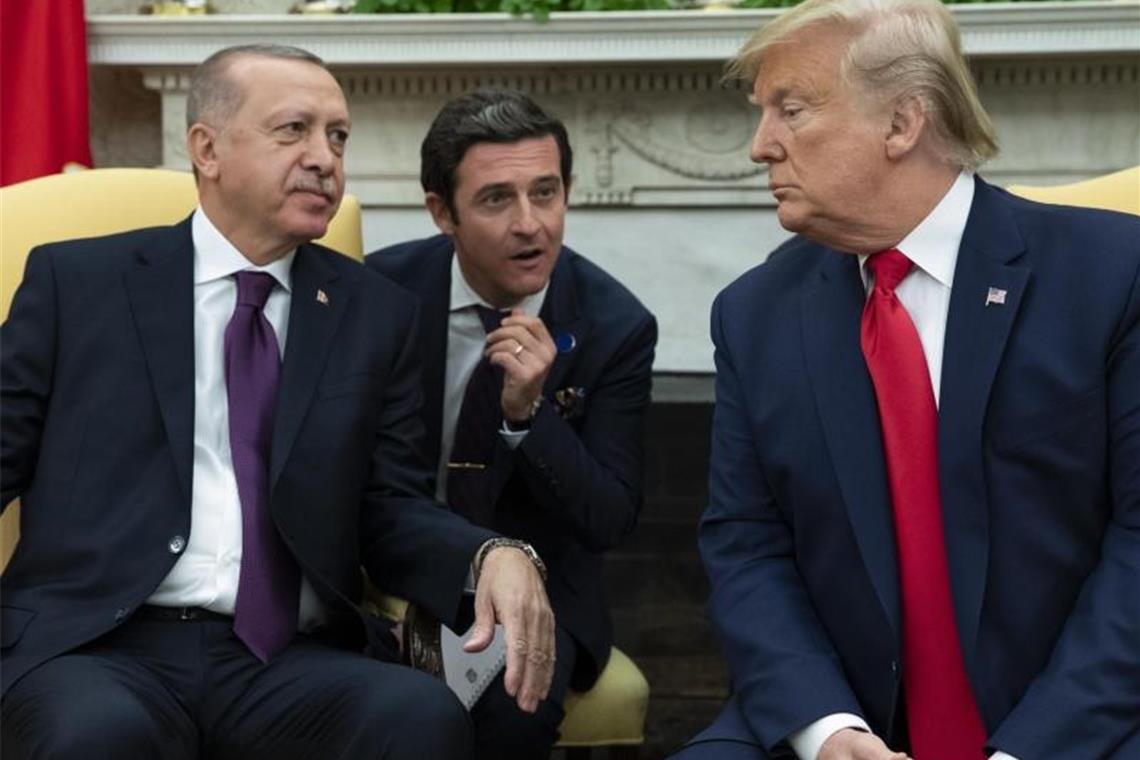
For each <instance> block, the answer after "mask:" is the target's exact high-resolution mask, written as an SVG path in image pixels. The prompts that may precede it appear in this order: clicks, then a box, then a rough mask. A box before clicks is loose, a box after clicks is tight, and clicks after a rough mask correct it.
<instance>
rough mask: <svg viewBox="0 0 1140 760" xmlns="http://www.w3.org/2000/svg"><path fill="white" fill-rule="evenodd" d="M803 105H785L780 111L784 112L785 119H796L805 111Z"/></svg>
mask: <svg viewBox="0 0 1140 760" xmlns="http://www.w3.org/2000/svg"><path fill="white" fill-rule="evenodd" d="M803 110H804V109H803V106H798V105H794V106H783V107H782V108H781V109H780V113H781V114H783V116H784V118H785V119H794V118H796V117H797V116H799V115H800V114H801V113H802V112H803Z"/></svg>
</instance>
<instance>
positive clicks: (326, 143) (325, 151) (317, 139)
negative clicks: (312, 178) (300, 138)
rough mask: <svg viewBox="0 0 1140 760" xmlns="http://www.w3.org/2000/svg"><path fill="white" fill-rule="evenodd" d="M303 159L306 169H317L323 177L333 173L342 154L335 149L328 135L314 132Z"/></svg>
mask: <svg viewBox="0 0 1140 760" xmlns="http://www.w3.org/2000/svg"><path fill="white" fill-rule="evenodd" d="M303 160H304V163H305V168H306V169H309V170H313V171H316V172H318V173H319V174H320V175H321V176H322V177H323V176H326V175H328V174H331V173H332V171H333V170H334V169H335V168H336V166H337V163H338V162H339V161H340V156H339V155H338V154H337V153H336V151H334V150H333V147H332V143H331V142H330V139H329V137H328V136H327V135H325V134H313V135H312V136H311V137H310V138H309V140H308V143H307V145H306V150H305V155H304V157H303Z"/></svg>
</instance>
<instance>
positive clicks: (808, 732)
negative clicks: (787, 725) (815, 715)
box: [788, 713, 871, 760]
mask: <svg viewBox="0 0 1140 760" xmlns="http://www.w3.org/2000/svg"><path fill="white" fill-rule="evenodd" d="M844 728H857V729H859V730H860V731H866V732H867V733H870V732H871V727H870V726H868V725H867V721H865V720H863V719H862V718H860V717H859V716H858V715H853V714H851V713H832V714H831V715H825V716H823V717H822V718H820V719H819V720H817V721H815V722H814V723H809V724H808V725H807V727H806V728H801V729H800V730H799V731H796V732H795V733H793V734H792V735H791V736H789V737H788V744H790V745H792V750H794V751H795V753H796V757H797V758H799V760H816V757H818V756H819V751H820V749H822V748H823V743H824V742H825V741H827V740H828V739H830V738H831V735H832V734H834V733H835V732H836V731H840V730H842V729H844Z"/></svg>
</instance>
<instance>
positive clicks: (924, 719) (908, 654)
mask: <svg viewBox="0 0 1140 760" xmlns="http://www.w3.org/2000/svg"><path fill="white" fill-rule="evenodd" d="M911 267H912V264H911V262H910V259H908V258H907V257H906V256H904V255H903V254H902V253H901V252H900V251H898V250H896V249H894V248H891V249H890V250H886V251H880V252H879V253H876V254H874V255H872V256H871V257H870V258H869V259H867V268H868V269H870V270H871V272H872V273H873V274H874V275H875V287H874V289H873V290H872V291H871V296H870V297H869V298H868V299H867V305H866V307H865V308H864V310H863V324H862V328H861V330H862V337H861V342H862V347H863V355H864V357H865V358H866V360H867V369H868V370H869V371H870V373H871V380H872V381H873V383H874V386H875V396H876V398H878V401H879V422H880V425H881V427H882V435H883V450H884V454H885V455H886V460H887V483H888V485H889V487H890V493H891V505H892V507H893V509H892V511H893V514H894V523H895V540H896V542H897V544H898V561H899V584H900V590H901V596H902V623H903V635H902V639H903V686H904V689H903V692H904V694H905V697H906V716H907V724H908V729H909V732H910V744H911V749H912V750H913V751H914V756H915V757H916V758H919V760H973V759H974V758H976V759H977V760H981V759H982V758H983V757H984V756H985V755H984V754H983V751H982V748H983V745H984V744H985V741H986V729H985V726H984V725H983V724H982V719H981V716H980V715H979V714H978V708H977V704H976V703H975V701H974V692H973V689H972V687H971V686H970V679H969V676H968V675H967V674H966V666H965V663H964V662H963V657H962V647H961V645H960V644H959V641H958V626H957V624H956V623H955V621H954V599H953V597H952V596H951V590H950V571H949V569H948V566H947V559H946V541H945V539H944V537H943V530H942V497H941V494H940V491H939V488H938V410H937V407H936V406H935V404H934V390H933V388H932V387H931V384H930V372H929V370H928V369H927V366H926V355H925V354H924V353H923V351H922V341H921V340H920V339H919V337H918V331H917V330H915V327H914V323H913V322H911V319H910V315H908V314H907V311H906V309H905V308H904V307H903V305H902V303H900V302H899V300H898V296H896V295H895V288H896V287H898V284H899V283H900V282H901V281H902V279H903V278H904V277H906V275H907V273H908V272H910V270H911Z"/></svg>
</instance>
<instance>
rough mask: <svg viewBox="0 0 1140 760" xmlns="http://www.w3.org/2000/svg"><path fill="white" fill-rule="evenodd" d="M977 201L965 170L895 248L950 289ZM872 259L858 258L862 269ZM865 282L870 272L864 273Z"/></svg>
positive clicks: (862, 256) (863, 256) (970, 176)
mask: <svg viewBox="0 0 1140 760" xmlns="http://www.w3.org/2000/svg"><path fill="white" fill-rule="evenodd" d="M973 202H974V175H973V173H971V172H966V171H963V172H961V173H960V174H959V175H958V177H957V178H956V179H955V180H954V183H953V184H952V185H950V189H949V190H947V191H946V195H944V196H942V200H940V201H939V202H938V205H937V206H935V207H934V209H933V210H932V211H931V212H930V213H929V214H927V215H926V218H925V219H923V220H922V221H921V222H919V223H918V226H917V227H915V228H914V229H913V230H911V231H910V234H908V235H907V236H906V237H904V238H903V239H902V240H901V241H899V243H898V245H896V246H895V248H897V249H898V250H899V251H901V252H902V253H903V254H904V255H905V256H906V257H907V258H908V259H910V260H911V261H913V262H914V265H915V266H916V267H918V268H919V269H921V270H922V271H924V272H926V273H927V274H928V275H930V276H931V277H933V278H934V279H935V280H937V281H938V282H939V283H941V284H942V285H943V286H945V287H947V288H949V287H950V286H951V284H952V283H953V282H954V268H955V266H957V264H958V248H959V247H960V246H961V244H962V235H963V234H964V233H965V231H966V221H967V219H968V218H969V216H970V206H971V205H972V204H973ZM868 258H869V257H868V256H866V255H861V256H859V266H860V269H861V270H863V268H864V266H865V265H866V263H867V259H868ZM863 281H864V282H866V281H867V273H866V271H865V270H863Z"/></svg>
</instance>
